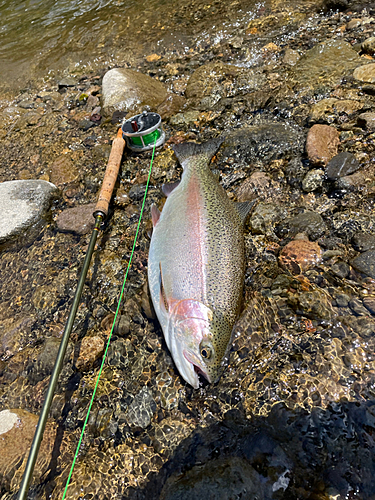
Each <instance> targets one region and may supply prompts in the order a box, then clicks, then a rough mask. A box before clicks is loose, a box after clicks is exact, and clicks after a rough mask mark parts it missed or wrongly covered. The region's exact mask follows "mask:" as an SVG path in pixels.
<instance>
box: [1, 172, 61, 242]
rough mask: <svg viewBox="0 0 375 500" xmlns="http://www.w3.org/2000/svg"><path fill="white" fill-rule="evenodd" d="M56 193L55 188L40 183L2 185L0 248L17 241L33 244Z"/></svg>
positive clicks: (14, 182) (43, 182)
mask: <svg viewBox="0 0 375 500" xmlns="http://www.w3.org/2000/svg"><path fill="white" fill-rule="evenodd" d="M56 193H57V188H56V186H54V185H53V184H51V183H50V182H46V181H41V180H19V181H7V182H3V183H1V184H0V212H1V219H0V246H2V245H6V244H7V243H11V242H13V241H16V240H17V241H18V242H19V243H21V242H22V244H24V245H26V244H29V243H30V242H31V241H33V240H34V239H35V237H36V236H37V235H38V234H39V232H40V230H41V228H42V227H43V225H44V223H45V220H46V218H47V214H48V210H49V208H50V205H51V201H52V199H53V197H54V196H55V195H56ZM20 237H22V241H21V239H20Z"/></svg>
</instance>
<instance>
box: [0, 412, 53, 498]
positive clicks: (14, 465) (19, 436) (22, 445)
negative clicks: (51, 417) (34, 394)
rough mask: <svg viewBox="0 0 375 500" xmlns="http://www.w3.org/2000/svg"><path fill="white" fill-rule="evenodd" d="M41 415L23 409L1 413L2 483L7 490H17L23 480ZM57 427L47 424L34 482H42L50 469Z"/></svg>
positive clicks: (0, 481) (0, 472) (0, 476)
mask: <svg viewBox="0 0 375 500" xmlns="http://www.w3.org/2000/svg"><path fill="white" fill-rule="evenodd" d="M37 422H38V416H37V415H34V414H32V413H29V412H28V411H25V410H21V409H16V410H13V409H5V410H3V411H1V412H0V483H1V486H2V488H4V490H5V491H17V490H18V488H19V486H20V482H21V479H22V474H23V472H24V469H25V466H26V461H27V457H28V453H29V450H30V446H31V442H32V439H33V437H34V433H35V428H36V424H37ZM55 436H56V427H55V425H54V424H52V423H50V422H47V425H46V429H45V431H44V434H43V441H42V443H41V446H40V450H39V453H38V457H37V461H36V466H35V471H34V475H33V483H34V484H35V483H39V482H40V481H41V479H42V476H43V474H44V473H46V471H47V469H48V465H49V463H50V460H51V453H52V449H53V445H54V441H55Z"/></svg>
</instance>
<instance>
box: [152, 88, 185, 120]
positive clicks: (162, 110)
mask: <svg viewBox="0 0 375 500" xmlns="http://www.w3.org/2000/svg"><path fill="white" fill-rule="evenodd" d="M185 106H186V99H185V97H183V96H182V95H177V94H169V95H168V97H167V98H166V99H165V101H164V102H163V103H162V104H160V106H158V108H157V112H158V113H159V115H160V116H161V119H162V120H167V119H168V118H170V117H171V116H173V115H175V114H176V113H178V112H180V111H181V110H183V109H184V107H185Z"/></svg>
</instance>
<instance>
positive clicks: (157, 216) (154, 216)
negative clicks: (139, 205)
mask: <svg viewBox="0 0 375 500" xmlns="http://www.w3.org/2000/svg"><path fill="white" fill-rule="evenodd" d="M151 218H152V225H153V226H154V227H155V226H156V224H157V223H158V220H159V219H160V210H159V209H158V207H157V206H156V205H155V203H153V204H152V205H151Z"/></svg>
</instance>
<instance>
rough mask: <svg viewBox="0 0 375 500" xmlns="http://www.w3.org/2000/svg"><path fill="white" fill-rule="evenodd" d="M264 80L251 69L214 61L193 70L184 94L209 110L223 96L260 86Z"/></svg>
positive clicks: (243, 92)
mask: <svg viewBox="0 0 375 500" xmlns="http://www.w3.org/2000/svg"><path fill="white" fill-rule="evenodd" d="M265 80H266V79H265V76H264V75H263V74H262V73H260V72H258V71H254V70H253V69H248V68H239V67H238V66H233V65H231V64H225V63H223V62H221V61H214V62H210V63H207V64H204V65H203V66H200V67H199V68H198V69H197V70H195V72H194V73H193V74H192V75H191V77H190V78H189V81H188V84H187V86H186V91H185V94H186V97H188V98H189V99H191V100H192V101H193V102H194V103H195V104H196V105H197V106H199V109H201V110H210V109H212V108H213V107H214V106H215V104H217V103H218V102H219V101H220V100H221V99H223V98H228V97H234V96H236V95H237V94H246V93H248V92H250V91H253V90H256V89H258V88H261V87H262V86H263V84H264V82H265Z"/></svg>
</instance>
